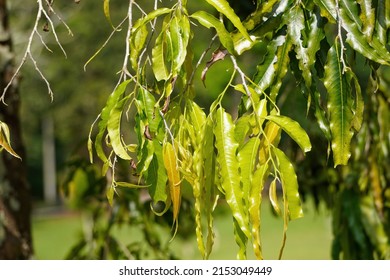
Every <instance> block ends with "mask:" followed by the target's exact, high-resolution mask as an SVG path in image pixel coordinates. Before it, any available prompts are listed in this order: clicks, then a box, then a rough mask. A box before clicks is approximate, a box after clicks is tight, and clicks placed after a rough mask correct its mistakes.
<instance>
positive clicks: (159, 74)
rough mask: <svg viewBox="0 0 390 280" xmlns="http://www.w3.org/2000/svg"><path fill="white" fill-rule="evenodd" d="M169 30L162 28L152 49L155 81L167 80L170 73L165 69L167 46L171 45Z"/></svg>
mask: <svg viewBox="0 0 390 280" xmlns="http://www.w3.org/2000/svg"><path fill="white" fill-rule="evenodd" d="M168 41H170V37H169V32H167V31H166V30H162V32H161V33H160V35H158V37H157V39H156V44H155V45H154V47H153V49H152V69H153V73H154V76H155V77H156V80H157V81H161V80H168V78H169V77H170V73H169V72H168V69H167V65H166V63H167V60H168V59H167V58H166V56H167V48H168V45H169V46H170V45H171V42H168Z"/></svg>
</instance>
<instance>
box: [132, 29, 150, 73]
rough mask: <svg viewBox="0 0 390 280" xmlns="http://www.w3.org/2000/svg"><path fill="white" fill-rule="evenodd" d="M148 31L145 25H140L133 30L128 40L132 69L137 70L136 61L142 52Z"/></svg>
mask: <svg viewBox="0 0 390 280" xmlns="http://www.w3.org/2000/svg"><path fill="white" fill-rule="evenodd" d="M148 34H149V32H148V29H147V27H146V25H141V26H140V27H139V28H137V29H135V30H134V32H133V33H132V34H131V38H130V45H131V48H130V62H131V66H132V67H133V69H135V70H137V69H138V59H139V56H140V54H141V53H142V51H143V50H144V47H145V44H146V40H147V38H148Z"/></svg>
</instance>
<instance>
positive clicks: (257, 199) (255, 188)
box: [248, 164, 268, 260]
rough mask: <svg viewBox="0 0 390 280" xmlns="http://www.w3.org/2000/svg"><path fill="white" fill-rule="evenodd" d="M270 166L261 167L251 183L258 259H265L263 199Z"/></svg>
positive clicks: (250, 207) (250, 209)
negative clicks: (262, 239)
mask: <svg viewBox="0 0 390 280" xmlns="http://www.w3.org/2000/svg"><path fill="white" fill-rule="evenodd" d="M267 172H268V164H264V165H261V166H260V167H259V168H258V169H256V171H255V172H254V174H253V180H252V182H251V189H250V195H249V205H248V207H249V208H248V210H249V219H250V222H251V225H252V230H251V233H252V243H253V250H254V253H255V255H256V258H257V259H259V260H261V259H263V254H262V247H261V238H260V231H261V216H260V211H261V199H262V195H261V194H262V191H263V189H264V182H265V179H266V177H267Z"/></svg>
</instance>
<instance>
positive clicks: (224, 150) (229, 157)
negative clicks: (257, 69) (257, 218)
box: [214, 107, 250, 249]
mask: <svg viewBox="0 0 390 280" xmlns="http://www.w3.org/2000/svg"><path fill="white" fill-rule="evenodd" d="M214 122H215V127H214V135H215V146H216V148H217V151H218V153H217V163H218V166H219V174H220V177H221V188H222V189H223V191H224V193H225V198H226V201H227V203H228V205H229V207H230V209H231V211H232V213H233V217H234V219H235V221H236V222H237V224H238V226H239V227H240V229H241V230H242V232H243V233H244V235H245V236H246V237H249V236H250V230H249V225H248V215H247V212H246V210H245V207H244V203H243V191H242V189H241V187H240V176H239V164H238V160H237V155H236V153H237V148H238V143H237V142H236V140H235V137H234V124H233V121H232V118H231V116H230V115H229V114H228V113H226V112H225V110H224V109H223V108H222V107H220V108H218V109H217V111H216V112H215V116H214ZM237 234H238V233H237ZM236 238H239V236H236ZM237 243H238V245H240V246H242V244H244V243H245V241H244V240H241V242H237ZM241 249H242V248H241Z"/></svg>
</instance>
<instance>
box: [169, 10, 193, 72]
mask: <svg viewBox="0 0 390 280" xmlns="http://www.w3.org/2000/svg"><path fill="white" fill-rule="evenodd" d="M169 30H170V34H171V43H172V59H173V62H172V70H171V71H172V75H173V76H176V75H177V73H178V72H179V71H180V68H181V67H182V65H183V63H184V61H185V59H186V56H187V46H188V42H189V38H190V22H189V20H188V17H187V15H184V14H182V13H176V14H175V16H174V17H173V18H172V19H171V22H170V24H169Z"/></svg>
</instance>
